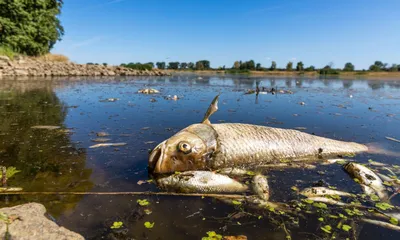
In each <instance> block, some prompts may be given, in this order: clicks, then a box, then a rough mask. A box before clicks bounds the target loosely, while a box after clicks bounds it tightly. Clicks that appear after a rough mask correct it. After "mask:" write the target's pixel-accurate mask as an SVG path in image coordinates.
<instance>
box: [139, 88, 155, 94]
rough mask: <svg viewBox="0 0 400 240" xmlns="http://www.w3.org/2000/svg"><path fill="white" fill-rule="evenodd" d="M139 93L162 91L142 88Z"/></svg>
mask: <svg viewBox="0 0 400 240" xmlns="http://www.w3.org/2000/svg"><path fill="white" fill-rule="evenodd" d="M138 93H143V94H155V93H160V91H158V90H156V89H154V88H144V89H140V90H139V91H138Z"/></svg>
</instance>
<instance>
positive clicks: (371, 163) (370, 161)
mask: <svg viewBox="0 0 400 240" xmlns="http://www.w3.org/2000/svg"><path fill="white" fill-rule="evenodd" d="M368 163H369V165H372V166H376V167H385V166H387V164H385V163H381V162H375V161H374V160H372V159H369V160H368Z"/></svg>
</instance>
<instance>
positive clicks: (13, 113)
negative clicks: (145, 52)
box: [0, 75, 400, 239]
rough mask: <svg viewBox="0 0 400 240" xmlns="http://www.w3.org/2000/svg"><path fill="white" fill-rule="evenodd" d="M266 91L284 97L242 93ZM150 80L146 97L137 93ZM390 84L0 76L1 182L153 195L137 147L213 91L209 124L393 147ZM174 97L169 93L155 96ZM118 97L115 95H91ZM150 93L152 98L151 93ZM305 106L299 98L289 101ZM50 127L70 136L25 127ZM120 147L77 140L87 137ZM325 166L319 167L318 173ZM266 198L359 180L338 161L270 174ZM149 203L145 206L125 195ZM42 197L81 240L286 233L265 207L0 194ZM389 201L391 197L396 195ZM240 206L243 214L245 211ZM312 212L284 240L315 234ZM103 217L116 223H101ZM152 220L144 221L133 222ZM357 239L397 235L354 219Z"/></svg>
mask: <svg viewBox="0 0 400 240" xmlns="http://www.w3.org/2000/svg"><path fill="white" fill-rule="evenodd" d="M256 82H258V83H259V84H260V86H261V87H268V88H271V87H275V88H277V89H278V90H279V89H285V90H292V91H293V92H294V93H293V94H277V95H272V94H267V95H259V96H258V98H256V96H255V95H244V92H245V91H246V89H249V88H255V86H256ZM144 87H152V88H156V89H158V90H160V91H161V94H157V95H142V94H138V93H137V91H138V90H139V89H141V88H144ZM399 89H400V81H394V80H390V81H383V80H380V81H374V80H338V79H308V78H271V77H264V78H248V77H240V76H234V77H205V76H202V77H201V79H199V78H198V76H194V75H185V76H174V77H151V78H140V77H137V78H114V79H105V78H100V79H91V78H87V79H69V80H68V79H53V80H52V81H50V80H40V79H35V80H10V81H6V80H2V81H0V161H1V162H0V163H1V165H5V166H7V167H9V166H15V167H16V168H17V169H19V170H21V172H20V173H18V174H16V175H15V176H14V177H13V178H11V179H10V180H9V182H8V185H9V186H17V187H23V188H24V190H25V191H72V192H83V191H89V192H121V191H159V190H158V189H157V187H156V186H155V185H154V184H149V183H145V184H141V185H139V184H138V181H139V180H147V179H148V172H147V168H146V167H147V160H148V151H149V149H151V148H153V147H154V146H155V145H156V144H157V143H159V142H161V141H162V140H164V139H166V138H168V137H170V136H171V135H173V134H174V133H175V132H177V131H179V130H180V129H182V128H184V127H186V126H188V125H190V124H193V123H198V122H199V121H201V119H202V117H203V116H204V113H205V111H206V110H207V108H208V105H209V103H210V102H211V100H212V99H213V97H214V96H215V95H216V94H218V93H222V94H221V97H220V105H219V111H218V112H217V113H215V114H214V115H213V116H212V118H211V121H212V122H214V123H218V122H240V123H250V124H257V125H264V126H272V127H279V128H296V127H304V128H306V130H302V131H305V132H308V133H314V134H316V135H320V136H324V137H329V138H334V139H340V140H345V141H356V142H360V143H374V144H378V145H380V146H381V147H384V148H385V149H387V150H391V151H397V152H400V143H397V142H393V141H389V140H387V139H386V138H385V137H393V138H397V139H399V138H400V91H399ZM167 95H178V97H180V99H179V100H178V101H173V100H166V99H164V97H165V96H167ZM106 98H118V99H119V100H118V101H116V102H104V101H101V100H103V99H106ZM151 99H155V100H156V101H155V102H154V100H153V101H150V100H151ZM300 102H304V103H305V105H300V104H299V103H300ZM35 125H56V126H61V127H62V128H63V129H68V130H69V131H70V132H63V131H59V130H39V129H32V128H31V127H32V126H35ZM98 132H107V133H109V134H110V135H109V136H107V137H106V138H110V139H111V140H110V142H125V143H127V145H126V146H123V147H108V148H94V149H91V148H88V147H89V146H91V145H94V144H96V143H95V142H93V141H92V140H93V139H96V138H97V136H96V133H98ZM371 158H372V159H373V160H375V161H380V162H385V163H389V164H398V165H400V159H399V158H396V157H390V156H383V155H368V154H363V155H359V156H357V157H356V159H357V161H359V162H367V161H368V159H371ZM322 172H324V174H322ZM266 174H267V175H268V177H269V182H270V187H271V189H272V195H271V200H272V201H279V202H284V201H289V200H293V199H299V198H300V197H299V196H298V195H297V194H296V193H295V192H294V191H293V190H291V187H292V186H297V187H298V188H300V189H301V188H304V187H309V186H313V185H314V184H316V183H318V182H321V181H320V180H323V184H325V186H326V185H330V186H336V187H337V188H338V189H339V190H344V191H352V192H355V193H359V192H360V191H361V190H360V187H359V186H358V185H357V183H355V182H354V181H353V180H352V179H351V178H350V177H349V176H348V175H347V174H346V173H345V172H344V171H343V170H342V168H341V166H340V165H339V164H335V165H331V166H324V167H322V166H321V167H318V168H317V169H315V170H284V171H270V172H268V173H266ZM138 199H148V200H149V201H150V205H149V206H148V207H145V208H147V209H150V210H151V211H152V213H151V214H149V215H146V214H145V213H144V211H143V210H144V209H145V208H144V207H139V206H138V205H137V203H136V201H137V200H138ZM32 201H35V202H40V203H43V204H44V205H45V206H46V208H47V209H48V212H49V214H50V215H51V216H52V217H53V218H54V220H55V221H57V223H58V224H60V225H62V226H65V227H67V228H69V229H71V230H73V231H76V232H78V233H80V234H82V235H83V236H84V237H85V238H87V239H100V238H103V239H201V237H203V236H205V235H206V232H207V231H216V232H218V233H220V234H223V235H246V236H247V237H248V238H249V239H285V236H286V235H285V232H284V231H283V230H282V228H278V227H277V226H276V225H274V221H276V220H278V223H279V219H280V218H279V217H278V218H276V219H275V220H271V219H270V218H269V217H268V215H263V218H261V219H259V216H260V215H261V213H258V212H257V211H250V210H248V211H249V212H251V214H253V216H251V215H246V216H242V217H240V218H239V217H238V218H229V217H228V216H231V214H233V213H237V212H239V211H240V209H239V208H238V207H235V206H230V205H226V204H224V203H221V202H219V201H216V200H213V199H208V198H204V199H202V198H200V197H172V196H171V197H166V196H163V197H161V196H159V197H146V196H142V197H140V196H129V195H128V196H112V195H111V196H103V195H90V196H67V195H46V196H42V195H33V196H28V195H24V196H11V195H10V196H6V197H5V196H2V197H1V207H4V206H13V205H17V204H21V203H27V202H32ZM393 203H395V204H396V205H400V197H395V198H394V200H393ZM245 211H247V210H246V209H245ZM317 219H318V217H317V216H315V215H308V216H306V218H305V219H302V218H300V219H299V221H300V223H299V227H294V228H289V230H290V231H291V235H292V239H315V238H317V237H316V236H319V237H324V236H327V235H324V233H323V232H322V231H321V230H320V227H321V226H323V225H326V224H327V223H320V222H319V221H318V220H317ZM114 221H122V222H123V223H124V225H123V227H122V228H121V229H118V230H111V229H110V226H111V225H112V224H113V222H114ZM147 221H149V222H154V223H155V225H154V227H153V229H146V228H145V227H144V222H147ZM359 229H360V230H361V233H360V235H359V236H360V238H359V239H377V238H378V237H380V238H382V239H399V237H400V234H399V233H396V232H394V231H390V230H386V229H382V228H378V227H375V226H372V225H364V226H363V227H362V226H360V228H359Z"/></svg>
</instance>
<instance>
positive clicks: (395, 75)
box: [164, 69, 400, 80]
mask: <svg viewBox="0 0 400 240" xmlns="http://www.w3.org/2000/svg"><path fill="white" fill-rule="evenodd" d="M164 71H165V72H167V73H169V74H190V73H192V74H198V75H248V76H251V77H257V76H278V77H302V76H306V77H324V76H327V77H338V78H349V79H359V78H376V79H382V78H384V79H390V80H400V72H369V71H368V72H340V74H328V75H323V74H320V73H318V72H317V71H309V72H298V71H249V72H239V73H231V72H229V71H226V70H171V69H166V70H164Z"/></svg>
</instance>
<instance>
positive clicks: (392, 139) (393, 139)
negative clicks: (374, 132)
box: [385, 137, 400, 143]
mask: <svg viewBox="0 0 400 240" xmlns="http://www.w3.org/2000/svg"><path fill="white" fill-rule="evenodd" d="M385 138H386V139H387V140H390V141H393V142H398V143H400V140H398V139H396V138H392V137H385Z"/></svg>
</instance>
